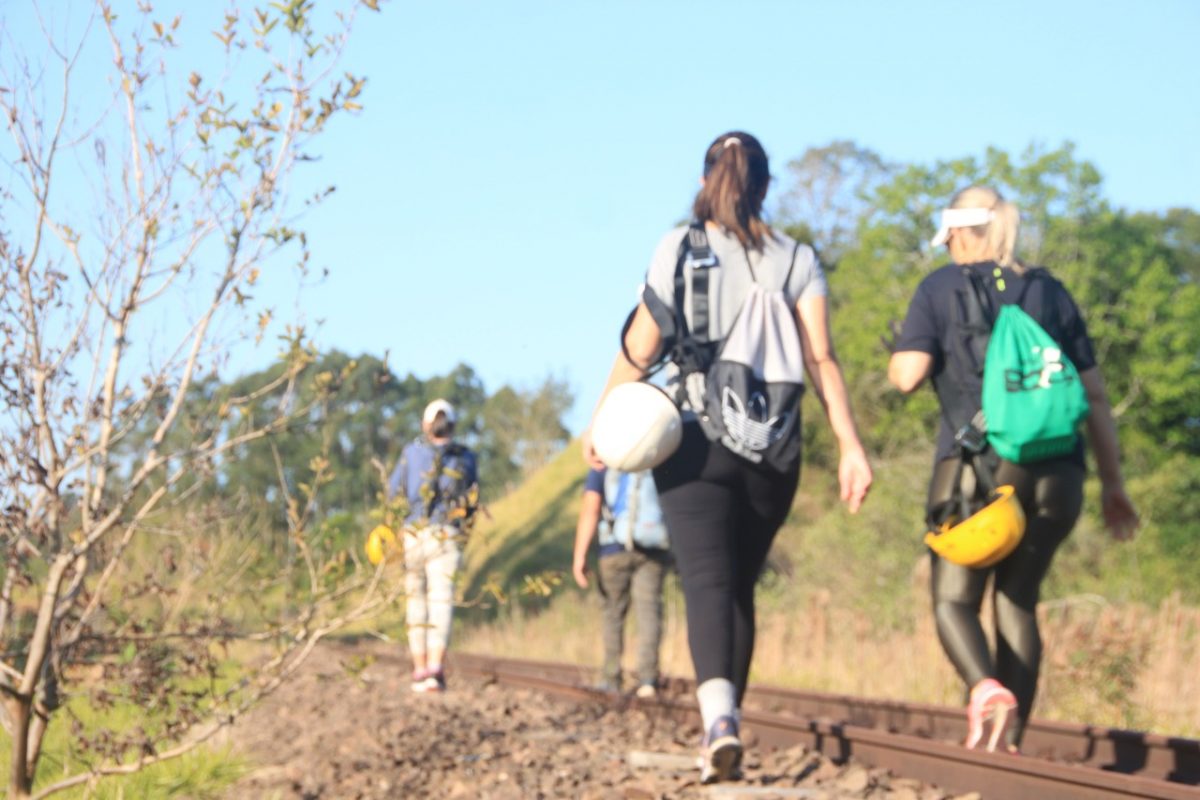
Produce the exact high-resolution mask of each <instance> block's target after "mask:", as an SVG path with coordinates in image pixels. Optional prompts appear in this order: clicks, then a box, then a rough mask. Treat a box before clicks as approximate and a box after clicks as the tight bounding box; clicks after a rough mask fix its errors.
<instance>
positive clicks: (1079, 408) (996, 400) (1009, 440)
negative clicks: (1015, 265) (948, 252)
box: [943, 267, 1088, 464]
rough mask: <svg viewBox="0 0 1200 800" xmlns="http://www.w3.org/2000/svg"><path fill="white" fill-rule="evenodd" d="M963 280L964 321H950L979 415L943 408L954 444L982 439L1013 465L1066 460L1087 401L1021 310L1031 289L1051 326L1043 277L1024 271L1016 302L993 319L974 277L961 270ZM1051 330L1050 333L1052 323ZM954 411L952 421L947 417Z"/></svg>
mask: <svg viewBox="0 0 1200 800" xmlns="http://www.w3.org/2000/svg"><path fill="white" fill-rule="evenodd" d="M963 276H964V278H965V279H966V281H967V292H966V294H965V295H964V299H965V309H964V312H965V313H964V314H963V315H962V316H961V317H959V318H958V320H957V321H958V322H959V330H960V334H961V335H960V336H959V337H956V342H959V343H961V345H962V349H961V350H960V359H961V360H962V361H963V362H964V363H965V364H966V365H968V366H969V367H970V369H972V370H974V372H975V376H976V377H979V376H981V379H980V382H979V388H980V395H981V397H982V415H981V416H979V415H977V416H976V417H975V418H973V419H972V420H969V421H965V420H963V419H961V417H962V416H964V415H965V414H964V413H963V409H964V408H969V406H967V405H966V403H965V402H964V399H963V398H961V397H960V398H959V399H958V402H957V403H953V404H952V405H950V406H947V405H945V404H943V405H944V408H946V409H947V411H948V419H949V421H950V423H951V426H952V427H954V429H955V430H956V431H957V434H956V438H958V440H959V442H960V443H964V446H966V445H967V444H969V443H970V440H972V439H976V440H978V439H979V438H980V437H982V436H983V435H985V434H986V440H987V444H989V445H991V447H992V449H993V450H994V451H995V452H996V454H997V455H999V456H1000V457H1002V458H1004V459H1007V460H1008V461H1012V462H1014V463H1017V464H1027V463H1030V462H1034V461H1042V460H1044V459H1047V458H1053V457H1055V456H1061V455H1066V454H1069V453H1070V452H1072V451H1073V450H1074V449H1075V447H1076V444H1077V442H1078V439H1079V433H1078V426H1079V423H1080V422H1081V421H1082V420H1083V418H1084V417H1086V416H1087V413H1088V402H1087V395H1086V392H1085V391H1084V388H1083V383H1082V381H1080V379H1079V372H1078V370H1077V369H1076V368H1075V365H1074V364H1072V363H1071V359H1070V358H1068V357H1067V355H1066V354H1065V353H1063V352H1062V348H1060V347H1059V345H1058V343H1057V342H1056V341H1055V340H1054V339H1053V338H1052V337H1051V336H1050V334H1049V333H1047V332H1046V329H1045V328H1043V327H1042V326H1041V325H1040V324H1038V322H1037V321H1036V320H1034V319H1033V317H1031V316H1029V314H1027V313H1026V312H1025V311H1024V309H1022V308H1021V304H1022V302H1023V300H1024V299H1025V295H1026V294H1027V293H1028V292H1029V290H1030V289H1031V287H1033V286H1034V285H1038V286H1040V287H1041V289H1040V291H1041V292H1042V300H1043V303H1042V306H1043V308H1045V309H1046V310H1047V314H1048V315H1049V318H1050V320H1054V319H1056V318H1057V307H1058V306H1057V303H1056V298H1055V297H1054V295H1053V292H1054V290H1055V289H1056V288H1057V285H1056V283H1055V282H1054V281H1053V279H1051V278H1050V276H1049V275H1048V274H1046V272H1045V270H1042V269H1031V270H1029V271H1028V272H1027V273H1026V275H1025V285H1024V286H1023V287H1022V289H1021V293H1020V295H1019V296H1018V297H1017V299H1016V302H1014V303H1004V304H1002V306H1001V308H1000V310H999V312H998V313H994V314H993V313H992V303H991V297H990V296H989V294H988V293H987V291H986V289H985V288H984V286H983V285H982V281H981V279H980V278H979V276H978V275H976V274H975V273H974V272H972V271H971V270H970V269H969V268H967V267H964V268H963ZM1051 327H1056V326H1055V325H1054V324H1053V322H1051ZM960 377H962V376H960ZM965 383H967V382H965V381H961V380H960V381H959V384H960V391H970V388H969V387H967V386H965V385H964V384H965ZM972 383H973V382H972ZM955 406H956V407H957V408H956V410H957V411H958V414H957V415H954V414H950V413H949V412H950V409H951V408H952V407H955ZM955 416H957V417H958V418H957V419H956V418H955ZM972 429H973V430H972Z"/></svg>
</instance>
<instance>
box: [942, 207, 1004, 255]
mask: <svg viewBox="0 0 1200 800" xmlns="http://www.w3.org/2000/svg"><path fill="white" fill-rule="evenodd" d="M994 216H996V214H995V212H993V211H992V210H991V209H990V208H947V209H945V210H944V211H942V227H940V228H938V232H937V233H936V234H934V237H933V238H932V239H930V240H929V243H930V244H931V245H933V246H934V247H941V246H942V245H944V244H945V243H946V240H947V239H949V238H950V229H951V228H974V227H975V226H976V225H986V224H988V223H989V222H991V221H992V217H994Z"/></svg>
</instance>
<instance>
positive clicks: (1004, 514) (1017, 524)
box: [925, 486, 1025, 567]
mask: <svg viewBox="0 0 1200 800" xmlns="http://www.w3.org/2000/svg"><path fill="white" fill-rule="evenodd" d="M1024 535H1025V510H1024V509H1023V508H1021V501H1020V500H1018V499H1017V496H1016V490H1014V489H1013V487H1011V486H1000V487H997V489H996V491H995V492H993V493H992V496H991V497H990V498H988V504H987V505H986V506H984V507H983V508H981V509H979V510H978V511H976V512H975V513H974V514H972V515H971V516H969V517H967V518H966V519H965V520H963V521H962V522H958V519H957V517H951V518H950V519H949V520H947V521H946V522H944V523H942V525H941V527H940V528H938V530H936V531H929V532H928V533H926V534H925V544H927V545H929V547H930V549H932V550H933V552H935V553H937V554H938V555H939V556H941V557H942V558H944V559H946V560H947V561H951V562H953V563H955V564H960V565H962V566H964V567H990V566H992V565H993V564H995V563H997V562H998V561H1000V560H1001V559H1003V558H1004V557H1005V556H1007V555H1008V554H1009V553H1011V552H1012V551H1013V550H1015V549H1016V548H1017V544H1019V543H1020V541H1021V537H1022V536H1024Z"/></svg>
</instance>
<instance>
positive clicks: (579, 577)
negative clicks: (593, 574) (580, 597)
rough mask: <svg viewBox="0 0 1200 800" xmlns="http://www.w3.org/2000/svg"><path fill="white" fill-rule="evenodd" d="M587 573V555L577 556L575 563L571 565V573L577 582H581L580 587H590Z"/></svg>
mask: <svg viewBox="0 0 1200 800" xmlns="http://www.w3.org/2000/svg"><path fill="white" fill-rule="evenodd" d="M587 573H588V566H587V556H586V555H585V556H584V557H583V558H576V559H575V563H574V564H572V565H571V574H572V575H574V576H575V583H577V584H579V588H580V589H586V588H588V577H587Z"/></svg>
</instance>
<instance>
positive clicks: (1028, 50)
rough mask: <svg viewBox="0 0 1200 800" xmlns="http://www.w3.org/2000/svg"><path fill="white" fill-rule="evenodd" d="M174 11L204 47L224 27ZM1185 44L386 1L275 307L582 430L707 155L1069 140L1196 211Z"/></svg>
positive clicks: (1190, 7)
mask: <svg viewBox="0 0 1200 800" xmlns="http://www.w3.org/2000/svg"><path fill="white" fill-rule="evenodd" d="M117 5H118V7H119V6H120V4H119V3H118V4H117ZM6 6H7V8H6V11H5V14H6V15H10V14H13V13H14V11H13V6H8V4H7V3H6ZM247 6H248V7H250V6H249V4H247ZM181 7H182V8H183V9H184V26H185V27H184V32H185V33H186V32H187V31H188V30H189V29H190V30H193V31H195V30H199V31H203V32H205V33H204V34H203V35H205V36H207V31H208V30H211V29H212V28H213V27H215V25H214V24H213V23H212V21H211V20H212V15H214V14H216V13H217V8H218V7H222V8H223V6H221V4H216V3H214V4H212V10H211V11H209V10H204V11H201V10H199V9H201V8H204V6H201V5H195V6H192V5H190V4H189V5H187V6H183V5H181ZM193 9H196V10H193ZM201 14H207V15H210V16H209V17H208V19H203V18H201V17H200V15H201ZM15 19H16V20H17V24H20V13H19V12H15ZM12 21H13V17H10V24H12ZM1197 41H1200V3H1197V2H1193V0H1177V1H1176V2H1166V1H1165V0H1130V1H1129V2H1103V0H1090V1H1089V2H1053V3H1047V2H1026V1H1025V0H1012V1H1011V2H1008V3H1001V4H994V3H993V4H977V3H962V2H917V1H915V0H914V1H912V2H905V3H897V2H827V3H802V2H786V3H785V2H751V1H750V0H747V1H746V2H740V3H728V2H726V3H716V2H702V1H701V2H698V1H695V0H693V1H691V2H548V1H547V2H489V3H485V2H453V1H443V2H437V3H420V4H417V3H405V2H397V0H393V2H391V3H389V4H387V5H385V11H384V13H382V14H373V13H370V12H364V13H360V15H359V24H358V28H357V31H356V37H355V40H354V42H353V44H352V45H351V47H350V49H349V52H348V53H347V54H346V57H345V61H344V65H345V67H346V68H347V69H350V70H351V71H353V72H354V73H356V74H362V75H366V76H368V77H369V82H368V84H367V90H366V92H365V97H364V101H365V104H366V110H365V111H364V112H363V113H362V115H361V116H360V117H358V118H356V119H342V120H340V121H339V122H338V123H337V124H336V125H335V126H334V127H333V129H332V130H331V131H330V134H329V136H328V137H327V138H326V139H325V140H324V143H323V145H322V160H321V161H320V162H319V163H318V164H317V165H315V166H313V167H311V168H310V170H309V176H308V178H306V179H305V180H310V179H311V180H314V181H319V182H333V183H336V184H337V186H338V191H337V193H336V194H335V195H334V196H333V197H332V198H331V199H330V201H329V202H328V203H327V204H326V205H324V206H323V207H321V208H320V209H319V210H318V211H317V212H316V213H315V214H313V215H312V216H311V217H309V218H308V219H307V221H306V224H305V226H306V228H307V229H308V231H309V233H310V237H311V241H312V243H313V249H314V259H315V261H316V263H317V264H318V265H323V266H328V267H329V269H330V275H329V277H328V279H327V280H325V281H324V282H323V283H321V284H320V285H319V286H316V287H313V286H308V287H306V288H304V289H302V290H301V291H299V292H298V293H297V292H296V290H295V288H294V286H292V285H291V283H290V282H287V281H283V282H277V283H276V284H274V286H273V288H271V289H270V291H271V292H272V296H271V297H269V298H267V299H268V300H271V301H273V302H274V304H275V305H277V306H279V309H278V311H279V313H280V315H281V316H282V317H287V316H297V315H299V316H301V317H302V318H304V319H305V320H307V321H308V322H309V324H310V325H317V324H318V321H319V328H318V330H319V333H318V337H319V340H320V341H321V342H322V343H323V344H324V345H325V346H329V347H338V348H340V349H342V350H346V351H349V352H352V353H357V352H364V351H366V352H372V353H377V354H378V353H382V352H383V351H384V350H385V349H386V350H389V351H390V354H391V364H392V366H393V368H394V369H396V370H397V371H399V372H402V373H403V372H408V371H412V372H414V373H416V374H418V375H420V376H423V377H424V376H428V375H432V374H435V373H438V372H441V371H444V370H446V369H449V368H450V367H451V366H452V365H453V364H455V363H457V362H460V361H464V362H467V363H469V364H471V365H472V366H473V367H474V368H475V369H476V370H477V371H478V372H479V373H480V374H481V376H482V377H483V379H484V381H485V384H486V386H487V388H488V389H489V390H495V389H497V388H499V387H500V386H501V385H502V384H503V383H506V382H507V383H512V384H515V385H517V386H533V385H535V384H537V383H539V382H540V381H541V380H542V379H543V378H544V377H546V376H547V375H555V376H558V377H562V378H566V379H567V380H568V381H569V382H570V384H571V385H572V387H573V388H574V389H575V391H576V394H577V401H576V408H575V410H574V411H573V412H572V414H571V415H570V417H569V423H570V426H571V427H572V428H573V429H575V430H576V431H578V430H579V429H580V428H581V427H582V426H583V425H584V424H585V423H586V420H587V417H588V415H589V414H590V410H591V407H592V405H593V403H594V402H595V399H596V396H597V394H598V392H599V390H600V388H601V386H602V383H603V380H604V377H605V375H606V374H607V370H608V367H609V364H610V363H611V360H612V357H613V354H614V353H615V348H616V342H617V333H618V330H619V327H620V324H621V322H622V321H623V319H624V316H625V314H626V312H627V311H628V310H629V308H630V307H631V306H632V304H633V303H634V301H635V292H636V289H637V287H638V285H639V283H640V282H641V279H642V276H643V274H644V272H645V268H646V265H647V263H648V260H649V257H650V254H651V251H652V249H653V247H654V245H655V243H656V242H657V240H658V238H659V237H660V236H661V235H662V234H663V233H664V232H665V230H666V229H667V228H668V227H669V226H670V225H672V224H673V223H674V222H675V221H677V220H678V219H680V218H681V217H683V216H684V215H685V214H686V212H687V208H688V205H689V203H690V200H691V197H692V194H693V192H694V190H695V188H696V181H697V177H698V173H699V167H700V161H701V157H702V155H703V150H704V147H705V146H706V145H707V143H708V142H709V141H710V140H711V139H712V138H713V137H714V136H715V135H717V134H719V133H721V132H722V131H724V130H727V129H731V128H742V129H745V130H749V131H751V132H753V133H755V134H756V135H757V136H758V137H759V138H760V139H761V140H762V141H763V143H764V145H765V146H766V147H767V150H768V152H769V153H770V154H771V156H772V159H773V167H774V171H775V172H776V174H781V173H782V167H783V165H784V163H785V162H786V161H787V160H789V159H791V158H794V157H796V156H799V155H800V154H801V153H802V152H803V151H804V150H805V148H807V147H810V146H814V145H822V144H825V143H828V142H829V141H831V140H833V139H842V138H846V139H853V140H856V141H857V142H858V143H860V144H862V145H865V146H867V147H870V148H872V149H874V150H876V151H877V152H879V153H880V154H881V155H883V156H884V157H885V158H886V159H888V160H892V161H931V160H934V159H938V158H951V157H957V156H963V155H971V154H979V153H982V151H983V150H984V148H985V147H987V146H989V145H995V146H998V147H1001V148H1004V149H1007V150H1010V151H1019V150H1021V149H1023V148H1024V147H1026V146H1027V145H1029V144H1030V143H1031V142H1040V143H1044V144H1046V145H1048V146H1055V145H1057V144H1059V143H1061V142H1063V141H1064V140H1071V141H1074V142H1075V143H1076V144H1077V146H1078V154H1079V155H1080V156H1081V157H1083V158H1086V159H1089V160H1091V161H1093V162H1094V163H1095V164H1096V165H1097V166H1098V167H1099V168H1100V170H1101V172H1102V173H1103V174H1104V176H1105V178H1106V183H1105V186H1106V192H1105V193H1106V196H1107V197H1108V198H1109V200H1110V201H1111V202H1113V203H1114V204H1115V205H1118V206H1123V207H1126V208H1131V209H1146V210H1155V209H1164V208H1167V207H1170V206H1176V205H1187V206H1192V207H1196V206H1197V205H1200V203H1198V201H1200V156H1198V155H1197V147H1198V146H1200V89H1198V88H1197V87H1198V86H1200V47H1197V46H1196V42H1197ZM249 77H250V76H248V79H249ZM289 309H290V312H289ZM264 357H265V356H264V354H263V353H262V352H261V350H259V351H257V352H256V354H254V353H252V354H250V355H248V356H247V357H246V359H245V361H244V363H245V364H246V367H247V368H251V367H257V366H261V361H262V359H263V358H264Z"/></svg>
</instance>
